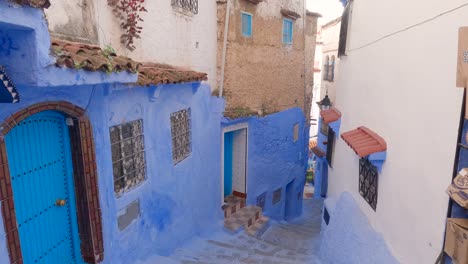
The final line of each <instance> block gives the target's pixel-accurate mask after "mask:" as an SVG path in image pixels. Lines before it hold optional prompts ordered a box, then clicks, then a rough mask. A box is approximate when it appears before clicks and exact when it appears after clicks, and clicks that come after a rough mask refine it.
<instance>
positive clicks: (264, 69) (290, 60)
mask: <svg viewBox="0 0 468 264" xmlns="http://www.w3.org/2000/svg"><path fill="white" fill-rule="evenodd" d="M231 3H232V6H231V11H230V21H229V33H228V46H227V53H226V64H225V75H224V77H225V79H224V90H223V93H224V94H223V96H225V97H226V101H227V112H229V111H233V109H235V108H248V109H249V110H251V111H253V112H257V113H260V114H267V113H272V112H277V111H281V110H284V109H288V108H292V107H301V108H303V109H304V105H306V108H307V109H309V107H310V102H311V101H310V100H311V99H310V98H311V93H312V85H313V72H312V71H313V70H312V69H313V61H314V53H315V37H316V34H315V33H316V24H317V17H316V16H305V10H304V6H303V1H300V0H295V1H291V0H289V1H286V0H285V1H278V2H273V1H264V2H261V3H259V4H257V5H256V4H252V3H250V2H248V1H246V0H233V1H231ZM226 5H227V4H226V1H218V81H219V80H220V76H221V65H222V47H223V40H224V38H223V32H224V20H225V14H226V13H225V12H226ZM281 8H286V9H289V10H293V11H295V12H297V13H299V14H300V15H301V18H299V19H297V20H295V21H294V29H293V44H292V45H288V44H283V42H282V28H283V15H282V14H281ZM241 12H247V13H250V14H252V15H253V17H252V37H244V36H243V35H242V30H241ZM304 17H306V31H305V33H306V36H304ZM305 65H307V67H306V68H305ZM219 85H220V83H218V87H219ZM305 85H306V86H307V88H305V87H304V86H305ZM305 91H306V94H305ZM304 97H306V100H307V101H308V103H306V104H304ZM308 112H309V111H308V110H306V111H305V113H308Z"/></svg>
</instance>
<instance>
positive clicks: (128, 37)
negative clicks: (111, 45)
mask: <svg viewBox="0 0 468 264" xmlns="http://www.w3.org/2000/svg"><path fill="white" fill-rule="evenodd" d="M107 3H108V5H109V6H111V7H112V11H113V12H114V15H115V16H116V17H117V18H118V19H120V22H121V23H120V27H121V28H122V29H123V30H124V33H123V34H122V36H120V42H121V43H122V44H124V45H125V47H126V48H127V49H129V50H130V51H134V50H135V49H136V47H135V39H137V38H140V33H141V31H142V30H143V27H142V26H141V22H143V19H142V18H141V16H140V15H141V13H142V12H147V10H146V8H145V7H144V3H145V0H107Z"/></svg>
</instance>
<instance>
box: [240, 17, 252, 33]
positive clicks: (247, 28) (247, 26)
mask: <svg viewBox="0 0 468 264" xmlns="http://www.w3.org/2000/svg"><path fill="white" fill-rule="evenodd" d="M241 17H242V35H243V36H244V37H251V36H252V15H251V14H249V13H244V12H242V13H241Z"/></svg>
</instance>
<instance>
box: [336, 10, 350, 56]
mask: <svg viewBox="0 0 468 264" xmlns="http://www.w3.org/2000/svg"><path fill="white" fill-rule="evenodd" d="M351 3H352V2H351V1H350V2H348V5H347V6H346V8H345V10H344V11H343V16H342V17H341V29H340V43H339V46H338V58H341V56H346V40H347V38H348V24H349V16H350V14H349V13H350V10H351Z"/></svg>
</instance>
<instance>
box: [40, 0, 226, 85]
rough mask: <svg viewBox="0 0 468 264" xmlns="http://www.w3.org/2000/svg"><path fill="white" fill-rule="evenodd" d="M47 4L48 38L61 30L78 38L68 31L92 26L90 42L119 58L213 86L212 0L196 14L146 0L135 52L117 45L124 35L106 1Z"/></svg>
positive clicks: (202, 2)
mask: <svg viewBox="0 0 468 264" xmlns="http://www.w3.org/2000/svg"><path fill="white" fill-rule="evenodd" d="M51 2H52V6H51V8H50V9H49V10H47V11H46V13H47V15H48V20H49V29H50V30H51V32H52V33H56V32H63V31H65V32H66V33H69V35H72V36H79V37H82V35H83V34H79V32H78V33H77V32H75V31H71V30H69V28H73V29H81V28H90V27H95V31H96V32H97V33H96V37H93V38H91V37H89V38H90V39H91V42H95V43H98V44H99V45H101V46H102V47H104V46H107V45H109V46H111V47H112V48H113V49H115V50H116V51H117V53H118V54H120V55H124V56H128V57H130V58H132V59H135V60H138V61H144V62H158V63H166V64H170V65H174V66H181V67H185V68H190V69H192V70H196V71H201V72H206V73H207V74H208V82H209V84H210V85H211V86H212V87H214V86H215V84H216V45H217V43H216V1H208V0H198V14H193V13H190V12H181V9H178V8H174V7H173V6H172V4H171V1H170V0H151V1H145V8H146V9H147V10H148V12H144V13H142V14H141V16H142V18H143V19H144V22H143V23H141V26H142V27H143V30H142V33H141V39H136V42H135V45H136V50H135V51H133V52H131V51H129V50H128V49H126V48H125V47H124V46H123V45H122V44H121V43H120V36H121V35H122V33H123V31H122V30H121V28H120V23H121V22H120V21H119V20H118V19H117V18H116V17H115V15H114V14H113V13H112V8H111V7H110V6H108V4H107V0H99V1H91V0H67V1H63V0H52V1H51ZM84 3H87V4H84ZM91 4H92V5H91ZM90 12H92V14H91V15H89V13H90ZM64 25H66V27H65V26H64ZM62 28H63V29H64V30H61V29H62ZM84 35H86V34H84Z"/></svg>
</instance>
